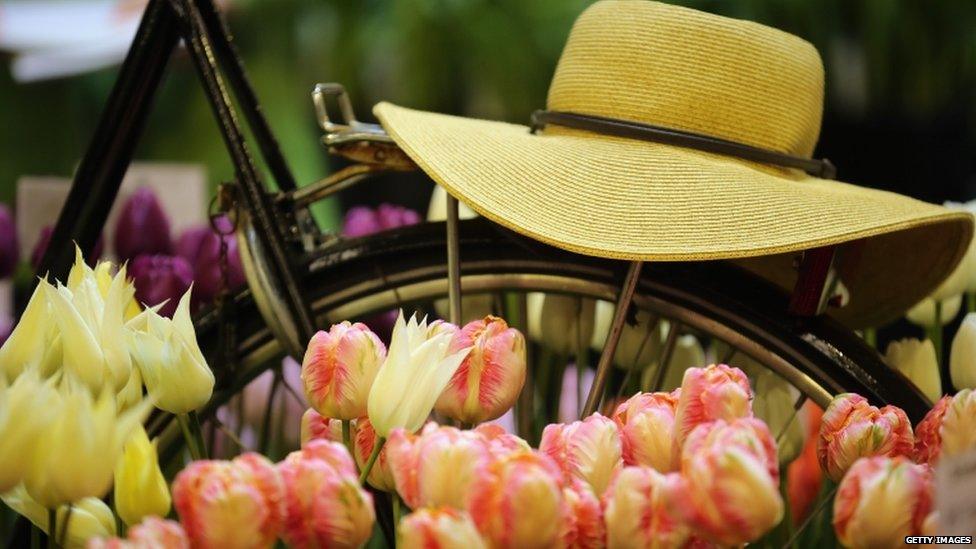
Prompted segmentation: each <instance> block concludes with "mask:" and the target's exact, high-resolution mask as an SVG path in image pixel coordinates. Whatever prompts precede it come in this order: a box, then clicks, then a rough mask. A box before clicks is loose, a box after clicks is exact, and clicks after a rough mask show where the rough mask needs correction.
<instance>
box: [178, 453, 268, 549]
mask: <svg viewBox="0 0 976 549" xmlns="http://www.w3.org/2000/svg"><path fill="white" fill-rule="evenodd" d="M173 506H174V507H175V508H176V512H177V513H178V514H179V516H180V522H181V523H182V524H183V528H184V529H185V530H186V534H187V536H189V538H190V543H191V544H192V545H193V547H195V548H201V549H209V548H211V547H213V548H218V547H219V548H235V549H236V548H262V547H270V546H271V544H273V543H274V540H275V538H277V537H278V534H279V533H280V532H281V529H282V527H283V525H284V519H285V506H284V485H283V483H282V481H281V477H280V476H279V475H278V472H277V471H276V470H275V467H274V465H272V463H271V462H270V461H268V459H267V458H266V457H264V456H262V455H260V454H255V453H253V452H250V453H246V454H243V455H241V456H238V457H237V458H235V459H234V460H233V461H211V460H200V461H194V462H192V463H190V464H189V465H187V466H186V468H185V469H183V471H181V472H180V473H179V474H178V475H176V479H175V480H174V481H173Z"/></svg>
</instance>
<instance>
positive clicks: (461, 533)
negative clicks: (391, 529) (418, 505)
mask: <svg viewBox="0 0 976 549" xmlns="http://www.w3.org/2000/svg"><path fill="white" fill-rule="evenodd" d="M396 546H397V547H399V548H400V549H455V548H460V547H464V548H466V549H487V547H488V546H487V545H486V544H485V540H484V539H482V537H481V534H479V533H478V529H477V528H475V525H474V522H473V521H472V520H471V516H470V515H468V513H467V512H465V511H461V510H458V509H454V508H451V507H436V508H425V509H419V510H417V511H414V512H413V513H410V514H409V515H407V516H406V517H404V518H403V519H402V520H401V521H400V524H399V525H398V526H397V542H396Z"/></svg>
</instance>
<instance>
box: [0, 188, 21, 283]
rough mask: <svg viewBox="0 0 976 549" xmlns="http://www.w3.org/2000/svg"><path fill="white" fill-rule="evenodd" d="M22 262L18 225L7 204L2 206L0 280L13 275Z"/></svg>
mask: <svg viewBox="0 0 976 549" xmlns="http://www.w3.org/2000/svg"><path fill="white" fill-rule="evenodd" d="M18 261H20V246H19V245H18V243H17V224H16V223H14V214H13V212H11V211H10V207H9V206H7V205H6V204H0V278H7V277H9V276H10V275H12V274H13V272H14V269H15V268H16V267H17V262H18Z"/></svg>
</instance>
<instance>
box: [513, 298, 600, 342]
mask: <svg viewBox="0 0 976 549" xmlns="http://www.w3.org/2000/svg"><path fill="white" fill-rule="evenodd" d="M526 303H527V306H528V309H529V315H528V320H529V339H531V340H532V341H536V342H539V343H540V344H542V345H543V346H545V347H547V348H549V349H551V350H552V351H553V352H554V353H556V354H557V355H560V356H570V355H575V354H576V351H577V349H578V348H579V346H580V345H581V344H582V345H583V347H584V348H585V349H588V348H589V346H590V343H591V342H592V341H593V323H594V320H595V312H596V302H595V301H594V300H592V299H586V298H581V297H575V296H569V295H560V294H545V293H541V292H530V293H529V295H528V297H527V298H526ZM577 338H578V339H577Z"/></svg>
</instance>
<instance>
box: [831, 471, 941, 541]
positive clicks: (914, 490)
mask: <svg viewBox="0 0 976 549" xmlns="http://www.w3.org/2000/svg"><path fill="white" fill-rule="evenodd" d="M931 509H932V469H931V468H930V467H929V466H928V465H924V464H923V465H917V464H914V463H912V462H911V461H909V460H908V459H907V458H905V457H903V456H896V457H887V456H875V457H869V458H861V459H859V460H857V462H856V463H854V465H852V466H851V468H850V470H849V471H847V474H846V475H844V480H842V481H841V483H840V486H839V487H838V488H837V496H836V497H835V498H834V531H835V532H836V533H837V539H839V540H840V542H841V543H843V544H844V545H845V546H847V547H901V546H902V545H903V544H904V542H905V536H917V535H920V534H921V533H922V527H923V524H924V522H925V519H926V518H927V517H928V515H929V512H930V511H931Z"/></svg>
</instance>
